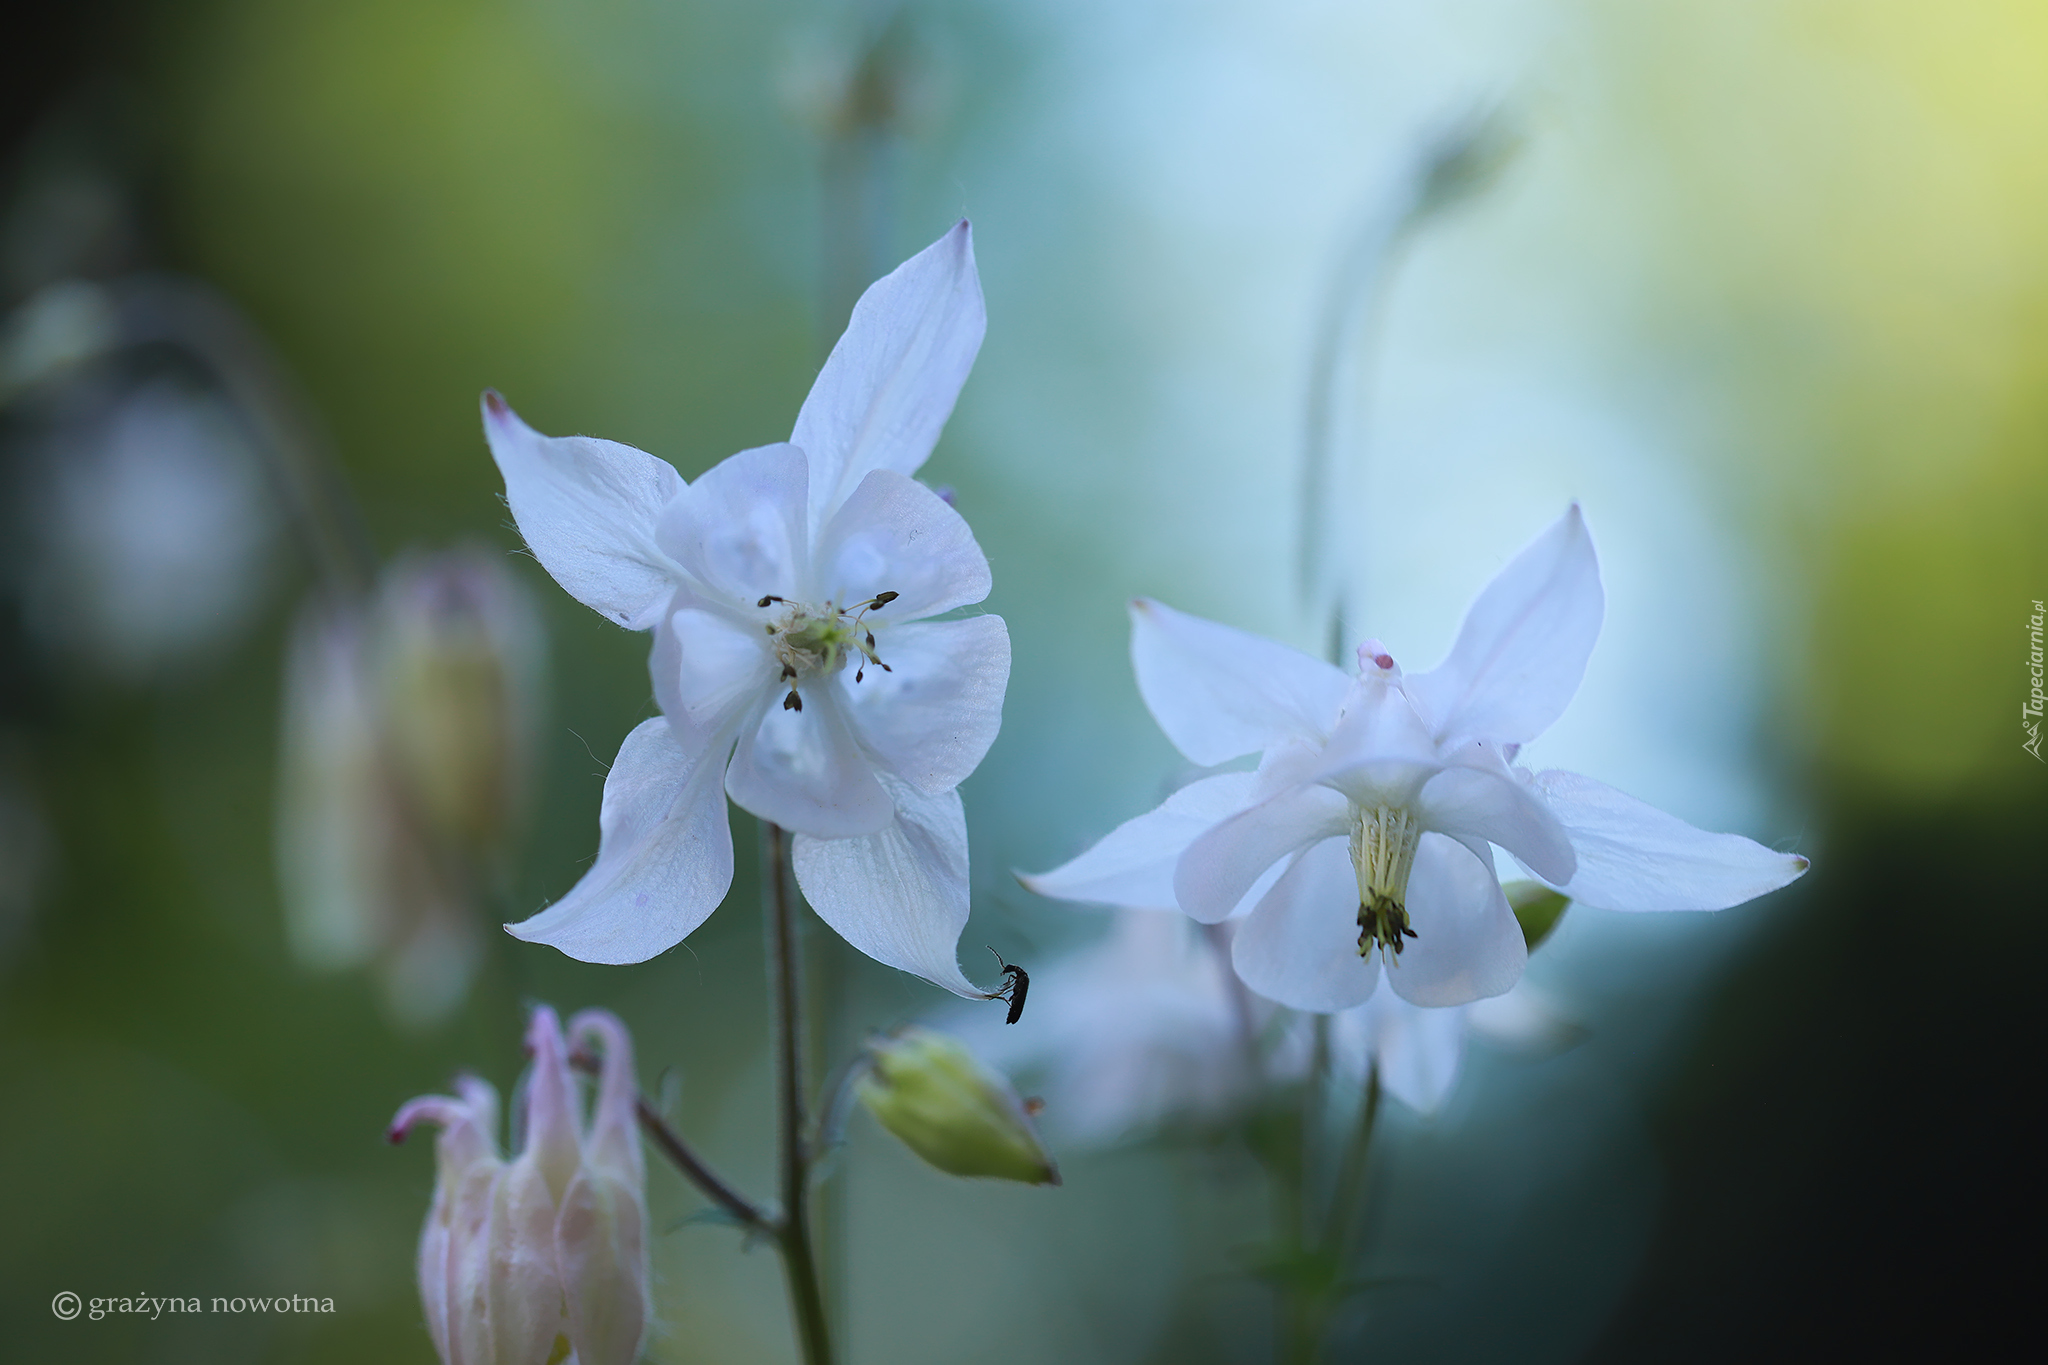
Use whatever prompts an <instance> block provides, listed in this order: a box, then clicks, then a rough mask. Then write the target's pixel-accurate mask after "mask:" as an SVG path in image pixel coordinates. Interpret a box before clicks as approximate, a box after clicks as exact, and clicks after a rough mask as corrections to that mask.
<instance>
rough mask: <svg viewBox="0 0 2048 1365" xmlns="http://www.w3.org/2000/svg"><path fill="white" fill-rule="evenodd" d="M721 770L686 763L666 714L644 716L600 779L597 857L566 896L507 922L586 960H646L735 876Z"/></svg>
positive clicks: (530, 938) (519, 932) (684, 930)
mask: <svg viewBox="0 0 2048 1365" xmlns="http://www.w3.org/2000/svg"><path fill="white" fill-rule="evenodd" d="M718 769H719V765H718V764H717V763H716V762H715V761H714V762H705V763H696V764H693V763H691V761H690V757H689V755H687V754H685V753H684V752H683V751H682V749H681V747H680V746H678V745H677V743H676V741H675V738H674V736H673V735H672V734H671V733H670V730H669V723H668V721H666V720H665V719H663V718H661V717H659V716H657V717H655V718H654V719H653V720H646V721H642V722H641V723H640V724H639V726H638V727H637V728H635V729H634V731H633V733H632V734H630V735H627V736H626V739H625V742H624V743H622V744H620V745H619V756H618V758H617V759H616V760H614V762H613V763H612V770H611V772H610V774H608V775H607V776H606V778H605V781H604V805H603V808H602V811H601V813H600V814H599V816H598V829H599V831H600V833H599V841H598V850H597V862H596V863H595V864H594V865H592V867H591V869H590V871H588V872H586V873H584V874H583V880H581V881H579V882H577V883H576V885H575V886H574V887H572V888H571V889H570V891H569V894H568V895H566V896H564V897H562V899H560V900H558V901H556V902H555V903H554V904H553V905H551V906H549V907H548V908H547V909H545V910H543V911H541V912H540V913H539V914H537V915H535V916H534V917H533V918H531V919H528V920H523V921H521V922H520V923H518V924H508V925H506V926H505V927H506V929H507V930H509V931H510V932H511V934H512V936H513V937H514V938H522V939H525V940H526V941H527V942H529V943H545V944H548V945H550V946H552V947H555V948H559V949H561V950H562V951H563V952H565V953H567V954H568V955H569V956H570V957H573V958H576V959H578V960H579V961H583V962H608V963H622V962H645V961H646V960H647V959H648V958H650V957H653V956H654V955H655V954H656V953H659V952H662V951H664V950H666V949H669V948H673V947H674V946H675V945H676V944H678V943H680V942H682V941H683V939H684V937H685V936H686V935H688V934H689V933H690V932H691V931H692V930H694V929H695V928H696V927H697V926H698V925H700V924H702V923H703V922H704V920H705V918H706V917H707V916H709V915H710V914H711V912H712V911H713V910H715V909H717V908H718V903H719V902H720V901H722V900H724V899H725V893H726V890H727V888H729V887H730V886H731V885H732V833H731V831H730V829H729V828H728V827H727V825H726V818H725V790H724V788H723V787H722V786H721V785H720V783H719V781H718Z"/></svg>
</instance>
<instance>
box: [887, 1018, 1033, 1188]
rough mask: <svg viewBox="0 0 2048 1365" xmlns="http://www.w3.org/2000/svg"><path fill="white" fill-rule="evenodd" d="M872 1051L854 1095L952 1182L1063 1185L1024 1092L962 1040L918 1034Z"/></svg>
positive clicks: (908, 1031) (900, 1035) (896, 1037)
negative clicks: (982, 1179)
mask: <svg viewBox="0 0 2048 1365" xmlns="http://www.w3.org/2000/svg"><path fill="white" fill-rule="evenodd" d="M868 1051H869V1053H870V1054H871V1055H872V1058H873V1060H872V1063H871V1065H870V1066H869V1068H868V1070H867V1072H866V1074H864V1075H862V1076H861V1077H860V1079H859V1080H857V1081H855V1082H854V1092H855V1093H856V1094H858V1095H859V1096H860V1100H861V1103H863V1104H865V1105H866V1106H867V1107H868V1112H869V1113H871V1114H873V1115H874V1116H875V1118H876V1120H877V1121H879V1122H880V1123H881V1125H882V1126H883V1127H884V1128H887V1129H888V1130H889V1131H890V1132H892V1133H894V1134H895V1135H896V1136H897V1137H899V1138H902V1139H903V1141H904V1144H905V1145H906V1146H908V1147H909V1148H910V1150H911V1151H913V1152H916V1153H917V1154H918V1155H919V1156H921V1157H923V1158H924V1159H925V1160H926V1161H928V1162H930V1163H931V1164H932V1165H934V1166H936V1167H938V1168H939V1169H940V1170H942V1171H944V1172H946V1173H947V1174H948V1175H970V1176H973V1175H978V1176H992V1177H994V1178H995V1179H998V1180H1021V1181H1023V1182H1024V1183H1025V1184H1027V1185H1057V1184H1059V1183H1060V1173H1059V1168H1058V1167H1056V1166H1055V1165H1053V1160H1052V1158H1051V1157H1050V1156H1048V1155H1046V1151H1045V1147H1044V1145H1043V1144H1042V1143H1040V1142H1039V1140H1038V1133H1037V1131H1036V1130H1035V1129H1033V1127H1032V1125H1031V1116H1030V1114H1029V1113H1028V1112H1027V1111H1026V1110H1025V1107H1024V1102H1023V1101H1022V1100H1020V1099H1019V1098H1017V1092H1016V1090H1015V1089H1014V1088H1012V1086H1011V1085H1010V1083H1009V1081H1008V1080H1006V1079H1004V1078H1003V1076H1002V1075H1001V1074H1000V1073H998V1072H995V1071H991V1070H990V1069H989V1068H988V1067H986V1066H983V1065H982V1063H981V1059H980V1058H978V1057H976V1056H975V1055H974V1054H973V1053H972V1052H970V1051H969V1050H968V1049H967V1046H966V1044H964V1043H962V1042H961V1041H960V1040H959V1039H957V1038H953V1037H950V1036H948V1035H946V1034H943V1033H939V1032H936V1031H934V1030H932V1029H928V1028H918V1027H910V1028H905V1029H902V1030H900V1031H898V1032H897V1033H895V1034H892V1035H890V1036H888V1037H886V1038H877V1039H875V1040H873V1041H872V1042H870V1043H869V1044H868Z"/></svg>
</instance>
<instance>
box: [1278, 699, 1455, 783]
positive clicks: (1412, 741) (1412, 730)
mask: <svg viewBox="0 0 2048 1365" xmlns="http://www.w3.org/2000/svg"><path fill="white" fill-rule="evenodd" d="M1443 766H1444V763H1443V759H1442V757H1441V756H1440V755H1439V754H1438V752H1437V744H1436V741H1435V739H1434V738H1432V737H1431V735H1430V733H1429V729H1428V727H1426V726H1425V725H1424V724H1423V723H1422V717H1421V716H1420V715H1418V714H1417V713H1416V710H1415V705H1414V703H1413V702H1411V701H1409V700H1408V695H1407V693H1405V692H1403V691H1402V690H1401V689H1400V687H1399V686H1397V685H1395V684H1394V683H1393V682H1391V681H1389V680H1387V679H1385V678H1378V677H1365V678H1360V679H1359V680H1358V681H1357V682H1356V683H1354V684H1353V685H1352V686H1351V688H1350V690H1349V691H1348V692H1347V693H1346V695H1345V698H1344V716H1343V719H1342V720H1340V721H1339V722H1338V723H1337V726H1336V728H1335V729H1334V730H1333V731H1332V732H1331V734H1330V741H1329V743H1328V744H1326V745H1325V746H1323V751H1322V753H1321V755H1320V756H1319V758H1318V760H1317V763H1316V765H1315V767H1314V768H1313V769H1311V771H1310V775H1309V779H1308V780H1310V781H1313V782H1326V783H1328V784H1329V785H1330V786H1332V787H1335V788H1336V789H1337V790H1339V791H1341V792H1343V793H1344V794H1345V795H1346V796H1348V797H1350V798H1351V799H1352V801H1354V802H1355V803H1357V804H1358V805H1360V806H1363V807H1366V808H1368V809H1370V808H1371V807H1373V806H1406V805H1409V804H1411V803H1412V802H1413V801H1414V800H1415V797H1416V794H1417V793H1418V792H1420V791H1421V790H1422V784H1423V783H1425V782H1427V781H1429V779H1430V778H1432V777H1434V776H1436V774H1437V773H1438V772H1439V771H1441V770H1442V768H1443Z"/></svg>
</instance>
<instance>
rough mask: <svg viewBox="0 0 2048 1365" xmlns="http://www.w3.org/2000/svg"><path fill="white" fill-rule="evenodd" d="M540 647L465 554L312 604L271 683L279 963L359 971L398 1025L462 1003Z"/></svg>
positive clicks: (520, 789) (497, 583) (405, 565)
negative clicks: (287, 954) (279, 712)
mask: <svg viewBox="0 0 2048 1365" xmlns="http://www.w3.org/2000/svg"><path fill="white" fill-rule="evenodd" d="M545 647H546V640H545V638H544V637H543V636H542V635H541V630H540V623H539V619H538V617H537V616H536V614H535V611H534V607H533V604H532V602H531V601H530V600H529V598H528V596H527V592H526V589H525V588H524V587H523V586H522V585H521V584H520V583H519V582H518V581H517V580H515V579H513V578H512V576H511V575H510V574H509V573H508V572H507V570H506V569H505V568H504V566H503V565H502V563H501V562H500V561H499V559H497V558H495V557H491V556H487V555H484V554H483V553H481V552H480V551H476V550H455V551H448V552H444V553H442V554H438V555H416V556H413V557H411V558H407V559H401V560H399V561H398V562H397V563H395V564H393V565H392V566H391V567H390V568H388V569H386V570H385V571H384V574H383V575H382V577H381V579H380V581H379V583H378V585H377V590H376V593H375V595H374V596H373V597H372V599H371V600H370V601H369V602H368V603H364V604H358V603H354V602H350V601H345V600H344V601H335V600H331V599H329V598H327V597H325V596H321V597H316V598H315V599H314V600H313V601H311V602H309V603H308V604H307V605H306V607H305V608H303V609H302V611H301V612H300V617H299V620H298V623H297V625H296V626H295V627H294V631H293V638H292V642H291V647H290V655H289V664H288V668H287V673H286V677H285V697H284V737H283V743H282V751H283V752H282V762H283V765H284V766H283V772H282V773H281V774H280V776H279V779H278V795H279V807H278V864H279V877H280V881H281V885H282V889H283V892H284V900H285V910H286V915H287V921H286V924H287V930H288V933H287V938H288V941H289V942H290V944H291V948H292V952H293V954H294V955H295V956H296V957H297V958H298V959H299V961H301V962H302V963H304V964H306V965H307V966H310V967H314V968H321V969H325V968H341V967H358V966H365V965H370V966H374V968H375V969H376V972H377V975H378V977H379V979H380V981H381V982H382V984H383V987H384V999H385V1005H386V1007H387V1008H388V1010H389V1011H390V1012H391V1015H392V1017H393V1018H394V1019H396V1020H398V1021H399V1022H401V1023H404V1024H414V1025H417V1024H427V1023H433V1022H436V1021H438V1020H440V1019H442V1018H444V1017H445V1016H446V1015H447V1014H448V1013H449V1012H450V1011H452V1010H454V1009H455V1008H456V1007H457V1006H459V1005H460V1004H461V1003H462V998H463V995H464V993H465V992H466V991H467V990H468V988H469V982H470V977H471V975H472V974H473V973H474V971H475V970H476V965H477V959H478V957H479V955H480V952H481V946H482V938H483V935H484V934H485V933H486V932H495V930H496V925H497V923H498V922H501V921H503V920H504V919H506V918H508V917H510V916H512V915H515V914H517V913H519V911H520V909H521V908H522V907H515V906H514V905H512V904H511V903H510V902H509V901H508V899H507V890H508V883H509V878H510V876H511V869H512V865H513V854H514V850H515V848H516V841H517V840H518V838H519V837H520V836H521V835H522V834H524V833H525V824H526V817H527V815H528V814H529V810H528V807H529V805H530V802H531V799H532V795H533V760H534V751H535V748H536V741H537V736H536V733H535V732H536V730H537V728H538V725H539V720H540V711H541V702H542V697H541V693H542V687H543V683H544V676H543V671H544V668H545V663H546V660H545Z"/></svg>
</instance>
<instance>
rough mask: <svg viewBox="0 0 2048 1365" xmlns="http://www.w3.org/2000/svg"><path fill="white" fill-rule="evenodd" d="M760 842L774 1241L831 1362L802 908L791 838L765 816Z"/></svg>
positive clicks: (807, 1346)
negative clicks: (771, 1045)
mask: <svg viewBox="0 0 2048 1365" xmlns="http://www.w3.org/2000/svg"><path fill="white" fill-rule="evenodd" d="M761 842H762V845H763V848H764V850H765V852H766V855H767V862H768V867H767V874H768V878H767V882H768V905H767V919H768V976H769V982H770V988H771V991H772V993H773V995H774V1011H775V1015H774V1017H775V1094H776V1111H777V1112H776V1118H777V1125H778V1128H779V1130H780V1139H781V1150H780V1152H779V1153H778V1157H779V1160H780V1163H781V1169H782V1218H781V1221H780V1224H779V1226H778V1228H777V1230H776V1238H775V1242H776V1246H777V1247H778V1248H779V1249H780V1250H781V1252H782V1267H783V1271H784V1273H785V1274H786V1275H787V1276H788V1278H789V1305H790V1312H791V1314H792V1315H793V1316H794V1317H795V1318H796V1326H797V1338H798V1341H799V1342H800V1344H801V1345H802V1347H803V1358H804V1362H805V1365H831V1360H832V1340H831V1333H830V1331H829V1328H828V1325H827V1323H826V1320H825V1298H824V1294H823V1292H822V1290H821V1289H820V1287H819V1282H818V1258H817V1254H816V1252H815V1251H814V1250H813V1249H812V1247H811V1215H810V1173H811V1161H810V1152H809V1151H808V1144H807V1143H806V1142H805V1141H804V1128H805V1119H804V1075H803V1003H802V997H803V982H802V980H801V976H800V973H799V970H798V964H799V960H800V956H799V953H798V947H797V940H796V905H795V901H794V898H793V897H792V896H791V895H790V888H789V858H788V852H787V842H788V841H787V838H786V836H785V835H784V834H783V832H782V829H781V827H780V826H778V825H774V824H771V823H768V822H766V821H763V822H762V825H761Z"/></svg>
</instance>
